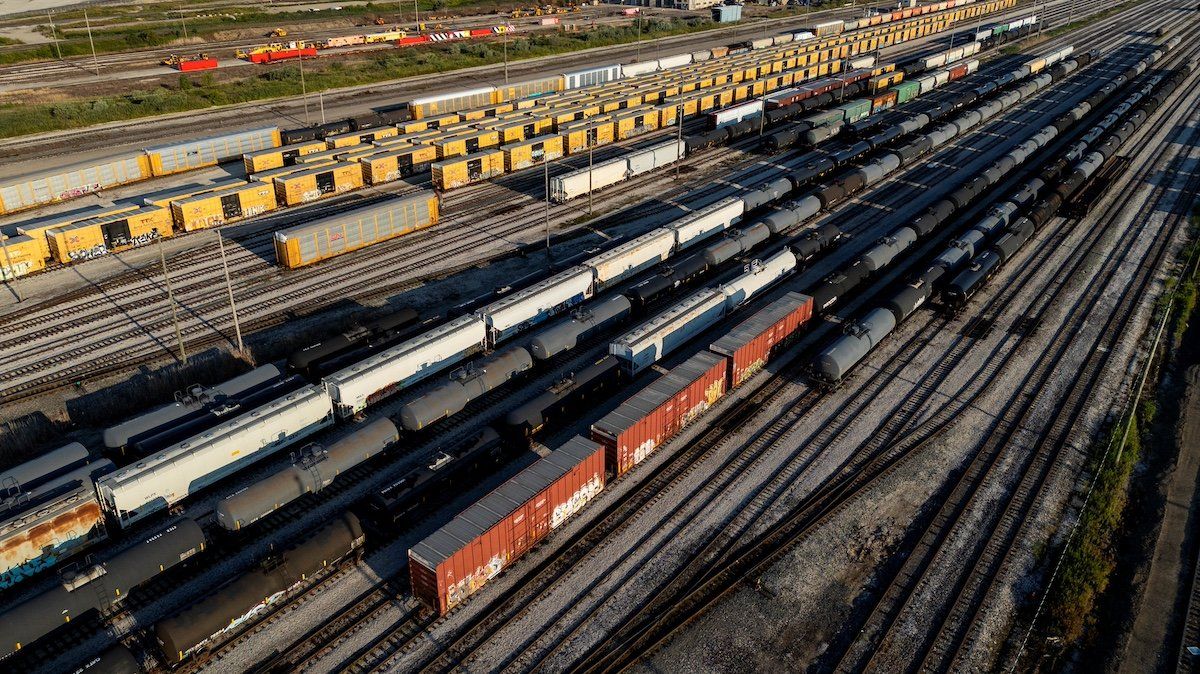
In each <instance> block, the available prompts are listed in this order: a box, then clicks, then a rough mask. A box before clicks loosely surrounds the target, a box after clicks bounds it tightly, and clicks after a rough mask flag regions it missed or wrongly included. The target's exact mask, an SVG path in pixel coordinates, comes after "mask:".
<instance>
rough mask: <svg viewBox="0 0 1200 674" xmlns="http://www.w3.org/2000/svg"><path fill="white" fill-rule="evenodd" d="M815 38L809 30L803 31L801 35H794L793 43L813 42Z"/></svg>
mask: <svg viewBox="0 0 1200 674" xmlns="http://www.w3.org/2000/svg"><path fill="white" fill-rule="evenodd" d="M814 37H816V35H813V34H812V33H810V32H809V31H807V30H802V31H800V32H799V33H792V41H793V42H800V41H801V40H811V39H813V38H814Z"/></svg>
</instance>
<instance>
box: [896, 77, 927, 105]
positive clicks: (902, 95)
mask: <svg viewBox="0 0 1200 674" xmlns="http://www.w3.org/2000/svg"><path fill="white" fill-rule="evenodd" d="M892 90H893V91H895V92H896V105H899V104H901V103H907V102H909V101H911V100H912V99H914V98H916V97H917V96H918V95H919V94H920V93H921V85H920V84H917V83H916V82H901V83H900V84H897V85H896V86H894V87H892Z"/></svg>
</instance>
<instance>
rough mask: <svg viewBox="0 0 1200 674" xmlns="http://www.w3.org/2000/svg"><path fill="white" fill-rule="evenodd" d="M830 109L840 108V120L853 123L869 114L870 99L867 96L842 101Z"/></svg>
mask: <svg viewBox="0 0 1200 674" xmlns="http://www.w3.org/2000/svg"><path fill="white" fill-rule="evenodd" d="M831 109H832V110H841V111H842V120H843V121H844V122H846V123H847V124H853V123H855V122H857V121H858V120H860V119H862V118H864V117H866V116H867V115H870V114H871V99H869V98H867V99H862V100H856V101H849V102H846V103H842V104H841V105H836V106H834V107H833V108H831Z"/></svg>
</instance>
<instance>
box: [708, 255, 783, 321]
mask: <svg viewBox="0 0 1200 674" xmlns="http://www.w3.org/2000/svg"><path fill="white" fill-rule="evenodd" d="M795 269H796V256H795V255H793V254H792V251H790V250H788V249H786V248H784V249H783V250H781V251H779V252H778V253H776V254H774V255H772V256H771V257H769V258H767V259H765V260H751V261H750V264H748V265H746V273H745V274H742V275H741V276H739V277H737V278H735V279H733V280H732V281H730V282H729V283H725V284H723V285H722V286H721V292H722V293H725V310H726V311H732V310H733V309H735V308H737V307H739V306H741V305H742V304H743V303H744V302H745V301H746V300H748V299H750V298H751V297H754V296H755V295H757V294H758V293H759V292H761V291H762V289H763V288H766V287H767V286H769V285H771V284H772V283H774V282H776V281H778V280H779V279H781V278H783V277H784V276H787V275H788V274H790V273H792V271H793V270H795Z"/></svg>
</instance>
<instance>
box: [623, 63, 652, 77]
mask: <svg viewBox="0 0 1200 674" xmlns="http://www.w3.org/2000/svg"><path fill="white" fill-rule="evenodd" d="M656 70H658V61H641V62H640V63H626V64H624V65H622V66H621V75H623V76H624V77H637V76H638V75H646V74H648V73H652V72H654V71H656Z"/></svg>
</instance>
